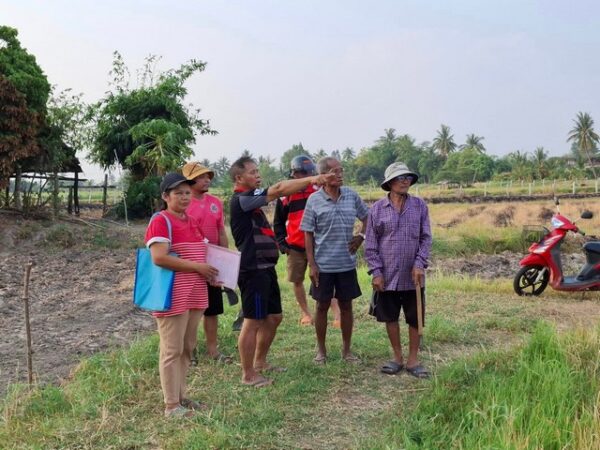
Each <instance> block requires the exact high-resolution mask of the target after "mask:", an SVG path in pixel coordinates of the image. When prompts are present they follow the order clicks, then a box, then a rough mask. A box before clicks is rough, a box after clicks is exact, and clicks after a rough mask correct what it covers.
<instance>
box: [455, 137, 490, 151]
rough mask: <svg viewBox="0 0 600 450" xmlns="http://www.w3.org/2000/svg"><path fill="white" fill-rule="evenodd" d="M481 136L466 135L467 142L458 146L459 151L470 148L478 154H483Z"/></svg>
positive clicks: (483, 148)
mask: <svg viewBox="0 0 600 450" xmlns="http://www.w3.org/2000/svg"><path fill="white" fill-rule="evenodd" d="M484 139H485V138H484V137H483V136H476V135H475V134H467V140H466V141H465V143H464V144H463V145H461V146H460V148H461V150H464V149H467V148H472V149H475V150H477V151H478V152H479V153H485V146H484V145H483V142H482V141H483V140H484Z"/></svg>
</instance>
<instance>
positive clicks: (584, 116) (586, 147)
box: [567, 112, 600, 178]
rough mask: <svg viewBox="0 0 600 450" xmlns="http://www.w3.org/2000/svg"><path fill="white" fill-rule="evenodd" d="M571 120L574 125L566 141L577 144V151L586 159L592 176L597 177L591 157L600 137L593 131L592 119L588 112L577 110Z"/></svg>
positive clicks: (594, 154) (595, 151)
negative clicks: (574, 117) (573, 118)
mask: <svg viewBox="0 0 600 450" xmlns="http://www.w3.org/2000/svg"><path fill="white" fill-rule="evenodd" d="M573 122H575V125H574V126H573V128H572V129H571V131H569V136H568V138H567V142H574V143H575V144H576V145H577V148H578V149H579V153H580V154H581V155H582V156H585V158H586V159H587V161H588V163H589V167H590V169H591V170H592V173H593V174H594V178H597V175H596V169H595V168H594V162H593V161H592V158H593V157H594V156H596V154H597V147H598V141H599V140H600V137H599V136H598V134H597V133H596V132H595V131H594V119H592V116H590V115H589V114H588V113H582V112H579V113H578V114H577V118H576V119H575V120H574V121H573Z"/></svg>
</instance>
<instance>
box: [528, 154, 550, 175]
mask: <svg viewBox="0 0 600 450" xmlns="http://www.w3.org/2000/svg"><path fill="white" fill-rule="evenodd" d="M547 160H548V153H547V152H546V151H545V150H544V147H537V148H536V149H535V150H534V151H533V156H532V162H533V165H534V167H535V172H536V175H537V178H539V179H540V180H543V179H544V178H546V177H547V176H548V173H549V171H548V167H547Z"/></svg>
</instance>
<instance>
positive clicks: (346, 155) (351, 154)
mask: <svg viewBox="0 0 600 450" xmlns="http://www.w3.org/2000/svg"><path fill="white" fill-rule="evenodd" d="M355 157H356V152H355V151H354V149H353V148H352V147H346V148H345V149H344V150H342V161H344V162H349V161H352V160H353V159H354V158H355Z"/></svg>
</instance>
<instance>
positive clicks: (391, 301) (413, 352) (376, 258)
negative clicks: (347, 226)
mask: <svg viewBox="0 0 600 450" xmlns="http://www.w3.org/2000/svg"><path fill="white" fill-rule="evenodd" d="M418 178H419V177H418V175H417V174H416V173H414V172H412V171H410V170H409V169H408V167H407V166H406V165H405V164H404V163H400V162H396V163H393V164H391V165H390V166H388V168H387V169H386V170H385V179H384V181H383V183H382V184H381V188H382V189H383V190H384V191H388V192H389V194H388V195H387V196H385V197H384V198H382V199H381V200H379V201H377V202H375V204H373V206H372V207H371V209H370V211H369V217H368V220H367V231H366V240H365V259H366V261H367V265H368V266H369V274H370V275H371V276H372V277H373V280H372V284H373V290H374V296H375V317H376V318H377V321H378V322H384V323H385V325H386V329H387V334H388V337H389V340H390V344H391V345H392V350H393V352H394V359H393V360H392V361H389V362H387V363H385V364H384V365H383V367H382V368H381V371H382V372H383V373H387V374H396V373H398V372H400V371H401V370H402V369H404V368H405V369H406V371H407V372H408V373H409V374H411V375H413V376H415V377H417V378H428V377H429V371H428V370H427V369H426V368H425V367H423V366H422V365H421V364H420V363H419V360H418V358H417V353H418V350H419V333H418V328H417V292H416V285H417V284H418V285H419V286H421V292H422V298H423V299H424V298H425V297H424V285H425V269H426V268H427V260H428V258H429V252H430V251H431V228H430V225H429V212H428V209H427V205H426V204H425V202H424V201H423V200H422V199H420V198H418V197H413V196H412V195H409V194H408V190H409V189H410V187H411V186H412V185H413V184H414V183H416V182H417V180H418ZM401 309H403V310H404V317H405V320H406V323H407V324H408V326H409V329H408V330H409V331H408V336H409V353H408V359H407V361H406V365H405V364H404V359H403V356H402V347H401V345H400V327H399V324H398V319H399V317H400V310H401ZM423 311H425V302H424V300H423Z"/></svg>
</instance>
